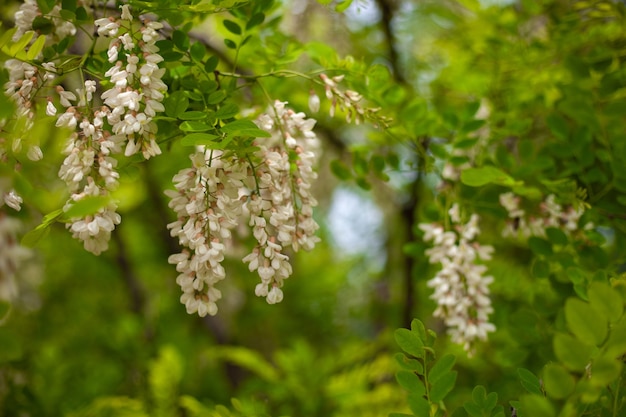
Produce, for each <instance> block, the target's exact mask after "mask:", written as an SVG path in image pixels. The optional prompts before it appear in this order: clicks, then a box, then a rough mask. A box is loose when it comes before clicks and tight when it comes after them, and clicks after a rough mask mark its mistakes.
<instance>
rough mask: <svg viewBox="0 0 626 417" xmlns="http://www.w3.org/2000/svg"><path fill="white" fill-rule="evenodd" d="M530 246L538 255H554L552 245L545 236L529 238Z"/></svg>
mask: <svg viewBox="0 0 626 417" xmlns="http://www.w3.org/2000/svg"><path fill="white" fill-rule="evenodd" d="M528 246H529V247H530V250H532V251H533V252H534V253H535V254H536V255H543V256H550V255H552V245H551V244H550V242H548V241H547V240H545V239H543V238H540V237H536V236H531V237H530V238H528Z"/></svg>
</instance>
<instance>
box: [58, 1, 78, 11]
mask: <svg viewBox="0 0 626 417" xmlns="http://www.w3.org/2000/svg"><path fill="white" fill-rule="evenodd" d="M76 3H77V2H76V0H62V1H61V5H62V8H63V10H69V11H71V12H73V11H75V10H76V5H77V4H76Z"/></svg>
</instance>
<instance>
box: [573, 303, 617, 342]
mask: <svg viewBox="0 0 626 417" xmlns="http://www.w3.org/2000/svg"><path fill="white" fill-rule="evenodd" d="M565 318H566V320H567V326H568V327H569V329H570V330H571V331H572V333H574V335H575V336H576V337H577V338H578V339H579V340H583V341H589V342H591V343H592V344H594V345H599V344H601V343H602V342H603V341H604V339H605V338H606V335H607V332H608V321H607V320H606V319H605V318H604V317H603V316H602V315H601V314H600V313H598V311H597V310H596V309H595V308H593V306H591V305H590V304H589V303H586V302H584V301H582V300H580V299H577V298H568V299H567V301H566V302H565Z"/></svg>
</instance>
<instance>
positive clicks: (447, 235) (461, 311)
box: [419, 204, 495, 353]
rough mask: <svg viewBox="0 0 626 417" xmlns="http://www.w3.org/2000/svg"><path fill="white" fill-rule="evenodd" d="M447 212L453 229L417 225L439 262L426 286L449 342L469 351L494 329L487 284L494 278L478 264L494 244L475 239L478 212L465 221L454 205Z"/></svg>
mask: <svg viewBox="0 0 626 417" xmlns="http://www.w3.org/2000/svg"><path fill="white" fill-rule="evenodd" d="M449 215H450V219H451V221H452V223H453V224H454V226H455V227H454V230H450V231H446V230H444V228H443V226H441V225H438V224H428V223H422V224H420V225H419V228H420V229H421V230H422V231H423V232H424V236H423V239H424V241H425V242H432V244H433V245H434V246H433V247H432V248H430V249H428V250H427V251H426V255H427V256H428V258H429V262H430V263H433V264H434V263H439V264H440V265H441V270H440V271H439V272H438V273H437V274H436V275H435V277H434V278H432V279H431V280H429V281H428V286H429V287H431V288H433V295H432V296H431V298H432V299H434V300H435V301H436V302H437V308H436V310H435V312H434V313H433V315H434V316H435V317H439V318H441V319H443V321H444V323H445V324H446V327H447V328H448V334H449V335H450V337H451V339H452V341H453V342H455V343H459V344H461V345H463V347H464V348H465V350H466V351H468V352H470V353H471V352H472V349H473V345H474V343H475V342H476V340H486V339H487V334H488V333H489V332H493V331H494V330H495V326H494V325H493V324H492V323H490V322H489V315H490V314H491V313H492V312H493V308H492V307H491V299H490V298H489V284H491V282H493V277H491V276H485V273H486V271H487V268H486V267H485V266H484V265H482V264H479V263H477V262H478V261H481V260H482V261H486V260H489V259H491V254H492V252H493V247H491V246H486V245H480V244H479V243H478V242H475V241H474V239H475V238H476V237H477V236H478V234H479V233H480V229H479V228H478V220H479V219H478V215H476V214H472V215H471V216H470V219H469V221H468V222H467V223H461V216H460V210H459V206H458V205H457V204H454V205H453V206H452V208H451V209H450V210H449Z"/></svg>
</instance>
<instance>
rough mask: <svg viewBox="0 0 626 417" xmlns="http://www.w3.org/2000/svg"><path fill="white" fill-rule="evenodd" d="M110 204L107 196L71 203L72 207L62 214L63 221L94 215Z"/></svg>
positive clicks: (86, 198) (92, 197)
mask: <svg viewBox="0 0 626 417" xmlns="http://www.w3.org/2000/svg"><path fill="white" fill-rule="evenodd" d="M110 202H111V197H109V196H89V197H85V198H83V199H82V200H79V201H76V202H75V203H72V205H71V206H70V207H69V208H68V209H67V210H66V211H65V212H64V213H63V216H62V219H63V220H71V219H74V218H83V217H85V216H89V215H91V214H95V213H97V212H98V210H100V209H102V208H104V207H106V206H107V205H108V204H109V203H110Z"/></svg>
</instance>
